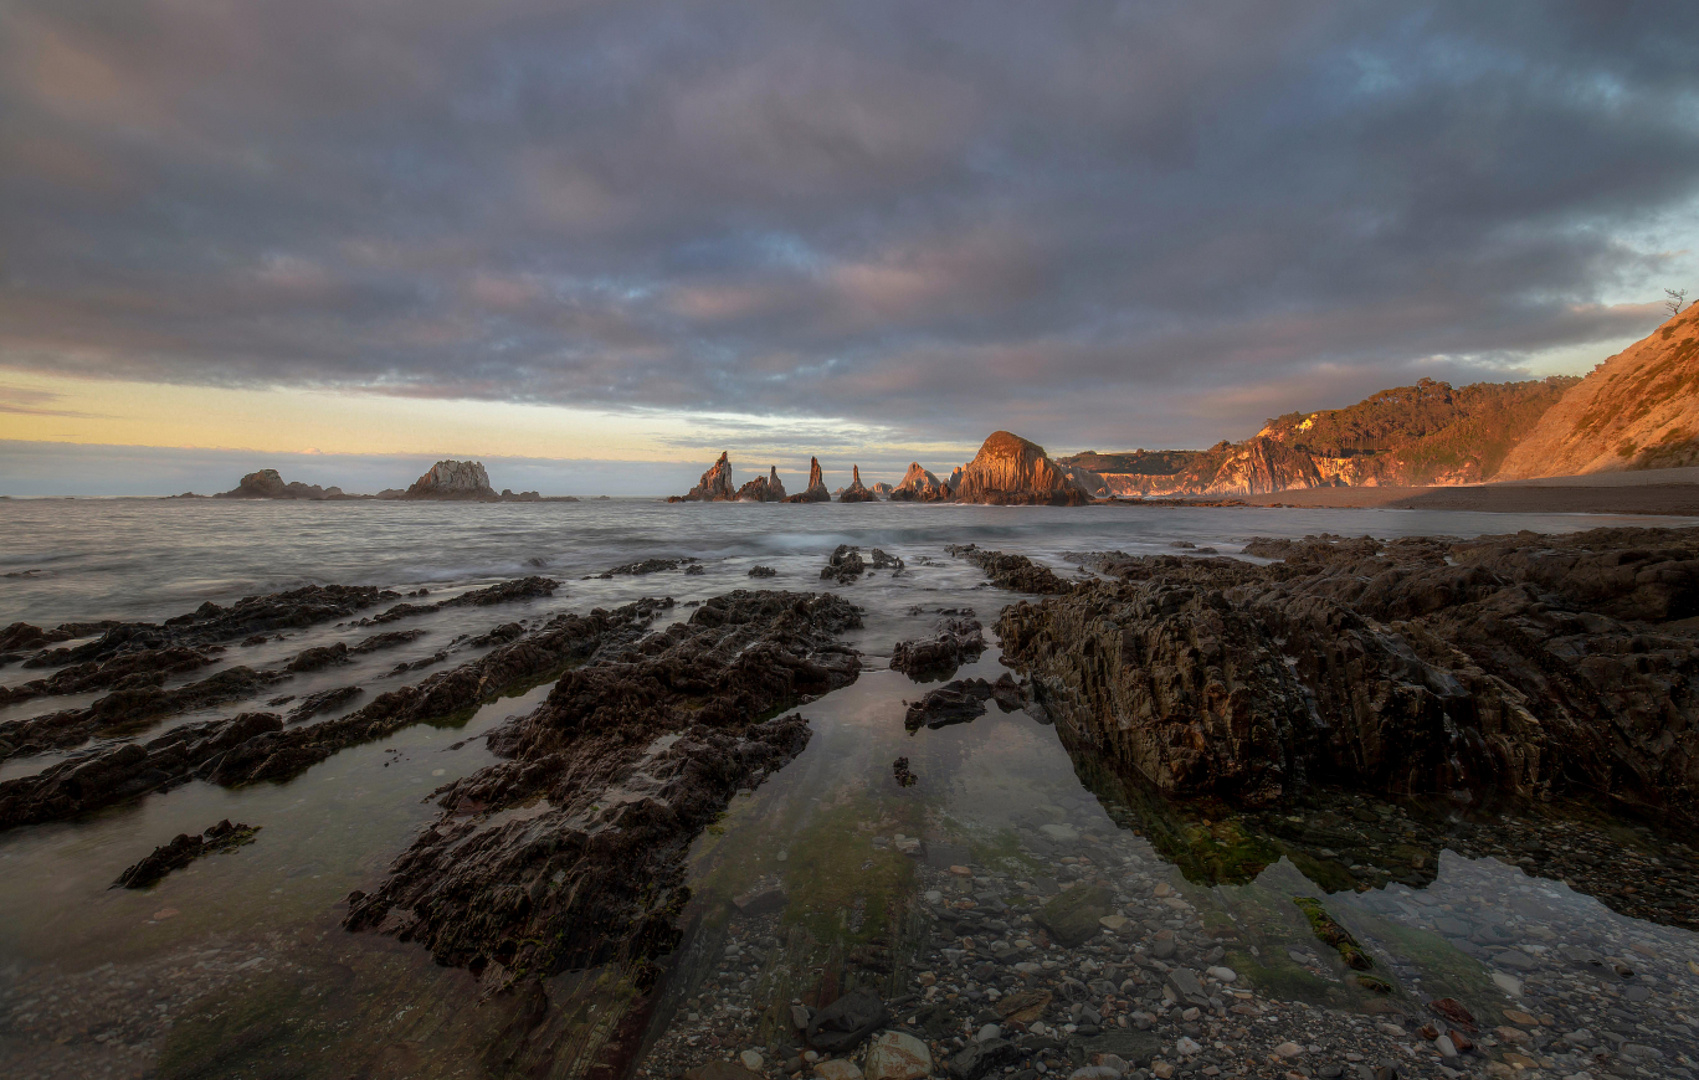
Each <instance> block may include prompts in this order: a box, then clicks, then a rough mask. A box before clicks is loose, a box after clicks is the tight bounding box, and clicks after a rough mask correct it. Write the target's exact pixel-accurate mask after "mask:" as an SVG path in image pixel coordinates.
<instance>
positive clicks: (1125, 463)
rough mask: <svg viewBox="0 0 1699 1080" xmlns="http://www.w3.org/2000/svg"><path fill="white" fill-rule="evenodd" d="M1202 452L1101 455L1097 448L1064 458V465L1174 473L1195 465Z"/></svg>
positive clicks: (1150, 473) (1105, 470)
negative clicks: (1193, 463)
mask: <svg viewBox="0 0 1699 1080" xmlns="http://www.w3.org/2000/svg"><path fill="white" fill-rule="evenodd" d="M1200 453H1201V451H1198V450H1128V451H1126V452H1125V453H1119V454H1100V453H1098V452H1097V451H1096V450H1087V451H1085V452H1084V453H1081V454H1075V455H1073V456H1072V457H1065V458H1061V459H1060V460H1061V462H1062V464H1064V465H1073V466H1076V467H1078V468H1081V469H1089V470H1091V471H1092V472H1095V473H1131V474H1133V475H1136V476H1172V475H1173V474H1175V473H1177V472H1180V471H1181V470H1183V469H1185V468H1186V467H1187V466H1188V465H1190V464H1192V462H1193V461H1195V460H1196V459H1197V457H1198V456H1199V454H1200Z"/></svg>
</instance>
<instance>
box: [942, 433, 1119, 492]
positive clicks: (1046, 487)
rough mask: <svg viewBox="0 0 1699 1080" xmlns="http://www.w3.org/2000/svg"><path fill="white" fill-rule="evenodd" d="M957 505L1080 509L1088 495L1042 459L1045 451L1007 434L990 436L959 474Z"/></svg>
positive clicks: (1033, 443) (1048, 461)
mask: <svg viewBox="0 0 1699 1080" xmlns="http://www.w3.org/2000/svg"><path fill="white" fill-rule="evenodd" d="M954 490H955V499H956V501H957V502H967V503H996V504H1022V505H1024V504H1048V505H1054V506H1079V505H1081V504H1082V503H1088V502H1090V501H1091V495H1090V494H1089V493H1088V492H1087V491H1086V490H1085V489H1084V488H1083V487H1081V486H1080V484H1079V483H1078V482H1077V481H1075V480H1072V479H1070V478H1069V477H1068V474H1067V472H1066V471H1065V470H1064V469H1063V467H1062V466H1060V465H1057V464H1056V463H1055V462H1053V461H1051V460H1050V459H1049V458H1048V457H1045V456H1044V447H1042V446H1039V445H1038V444H1037V443H1035V442H1029V441H1027V440H1026V439H1023V438H1021V437H1020V436H1019V435H1013V434H1010V433H1009V432H1007V431H996V432H992V434H991V436H990V438H988V439H986V440H985V442H984V444H983V445H981V446H980V448H979V453H977V454H975V455H974V458H973V460H972V461H970V462H968V464H967V468H965V469H964V470H962V476H961V480H960V482H959V483H957V484H956V485H955V489H954Z"/></svg>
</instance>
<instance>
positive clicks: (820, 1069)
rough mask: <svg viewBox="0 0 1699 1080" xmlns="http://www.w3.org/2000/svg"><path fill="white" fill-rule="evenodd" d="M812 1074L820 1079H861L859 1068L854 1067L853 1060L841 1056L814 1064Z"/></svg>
mask: <svg viewBox="0 0 1699 1080" xmlns="http://www.w3.org/2000/svg"><path fill="white" fill-rule="evenodd" d="M814 1075H815V1076H818V1077H819V1078H820V1080H862V1075H861V1070H860V1069H858V1068H856V1066H855V1062H853V1061H845V1060H844V1059H843V1058H833V1059H832V1060H831V1061H822V1062H820V1064H818V1065H816V1066H814Z"/></svg>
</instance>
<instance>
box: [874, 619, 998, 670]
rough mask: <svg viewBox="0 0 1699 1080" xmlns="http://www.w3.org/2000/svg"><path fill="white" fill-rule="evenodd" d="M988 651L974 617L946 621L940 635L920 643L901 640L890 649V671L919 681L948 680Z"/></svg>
mask: <svg viewBox="0 0 1699 1080" xmlns="http://www.w3.org/2000/svg"><path fill="white" fill-rule="evenodd" d="M984 651H985V632H984V628H983V627H982V626H980V624H979V620H978V619H974V618H950V619H945V620H943V622H942V623H941V624H940V625H939V627H938V632H937V633H936V634H934V635H933V636H932V637H930V638H925V639H922V640H919V641H899V642H897V644H896V646H895V647H894V648H892V650H891V670H892V671H900V672H902V673H903V674H905V675H907V676H908V677H909V678H911V679H913V680H915V681H916V682H924V681H927V680H929V679H935V678H946V679H947V678H949V677H950V676H951V675H954V674H955V673H956V668H958V667H960V666H961V665H962V664H964V663H967V662H969V661H972V660H977V659H978V658H979V654H980V653H982V652H984Z"/></svg>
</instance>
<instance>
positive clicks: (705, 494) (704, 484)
mask: <svg viewBox="0 0 1699 1080" xmlns="http://www.w3.org/2000/svg"><path fill="white" fill-rule="evenodd" d="M736 499H737V489H735V488H733V487H732V463H731V459H730V458H729V457H727V456H726V453H725V452H724V451H721V453H720V460H718V461H716V462H714V464H712V465H710V466H708V471H707V472H705V473H703V474H702V479H701V480H698V481H697V482H696V486H695V487H693V488H691V489H690V490H689V491H687V492H685V493H684V494H683V495H674V496H672V497H671V498H669V499H667V501H668V502H734V501H736Z"/></svg>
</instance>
